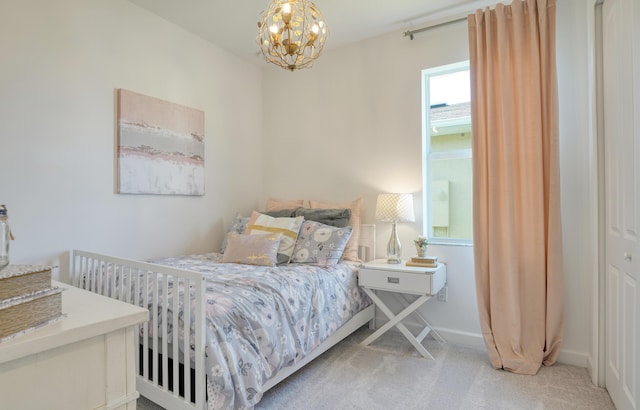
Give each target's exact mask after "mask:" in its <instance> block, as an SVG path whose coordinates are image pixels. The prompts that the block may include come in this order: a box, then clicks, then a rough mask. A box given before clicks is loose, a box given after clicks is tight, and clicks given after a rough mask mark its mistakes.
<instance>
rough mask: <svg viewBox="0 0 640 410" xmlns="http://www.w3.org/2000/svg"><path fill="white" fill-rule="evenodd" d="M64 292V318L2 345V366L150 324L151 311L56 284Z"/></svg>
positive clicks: (0, 347) (0, 346)
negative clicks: (129, 328)
mask: <svg viewBox="0 0 640 410" xmlns="http://www.w3.org/2000/svg"><path fill="white" fill-rule="evenodd" d="M52 283H53V286H56V287H59V288H60V289H62V290H63V292H62V315H63V316H62V317H61V318H60V319H59V320H57V321H55V322H53V323H50V324H48V325H45V326H42V327H40V328H38V329H34V330H32V331H30V332H29V333H26V334H23V335H20V336H18V337H15V338H13V339H9V340H6V341H4V342H2V343H0V363H5V362H9V361H12V360H16V359H20V358H22V357H26V356H29V355H31V354H34V353H40V352H44V351H46V350H49V349H54V348H56V347H60V346H64V345H67V344H70V343H74V342H78V341H80V340H85V339H89V338H92V337H96V336H99V335H104V334H107V333H110V332H113V331H115V330H118V329H122V328H126V327H129V326H133V325H135V324H138V323H142V322H145V321H147V319H148V316H149V311H148V310H147V309H143V308H141V307H138V306H134V305H131V304H128V303H125V302H121V301H118V300H115V299H110V298H108V297H106V296H102V295H98V294H95V293H91V292H89V291H86V290H83V289H79V288H76V287H73V286H70V285H67V284H64V283H60V282H56V281H52Z"/></svg>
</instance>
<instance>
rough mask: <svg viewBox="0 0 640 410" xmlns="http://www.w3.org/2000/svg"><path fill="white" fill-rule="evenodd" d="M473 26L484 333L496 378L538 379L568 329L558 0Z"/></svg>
mask: <svg viewBox="0 0 640 410" xmlns="http://www.w3.org/2000/svg"><path fill="white" fill-rule="evenodd" d="M467 22H468V26H469V53H470V68H471V112H472V127H473V128H472V132H473V144H472V146H473V178H474V183H473V186H474V188H473V230H474V232H473V246H474V259H475V278H476V292H477V298H478V310H479V314H480V324H481V328H482V334H483V337H484V340H485V343H486V346H487V350H488V352H489V358H490V360H491V364H492V365H493V366H494V367H495V368H502V369H505V370H509V371H513V372H515V373H521V374H536V373H537V371H538V369H539V368H540V365H541V364H545V365H551V364H553V363H554V362H555V360H556V358H557V357H558V353H559V351H560V346H561V344H562V338H563V327H564V302H563V283H562V243H561V240H562V232H561V227H560V189H559V181H560V178H559V169H558V167H559V164H558V161H559V160H558V107H557V105H558V103H557V99H558V97H557V83H556V60H555V0H525V1H519V0H516V1H514V2H513V3H512V4H511V5H510V6H505V5H502V4H498V5H497V6H496V7H495V9H489V8H487V9H485V10H478V11H476V13H475V14H471V15H469V16H468V19H467Z"/></svg>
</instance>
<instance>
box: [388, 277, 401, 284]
mask: <svg viewBox="0 0 640 410" xmlns="http://www.w3.org/2000/svg"><path fill="white" fill-rule="evenodd" d="M387 282H389V283H400V278H392V277H391V276H387Z"/></svg>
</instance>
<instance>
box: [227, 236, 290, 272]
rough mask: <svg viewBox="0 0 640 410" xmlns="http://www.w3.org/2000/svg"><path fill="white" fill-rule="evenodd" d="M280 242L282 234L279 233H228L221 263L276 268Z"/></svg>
mask: <svg viewBox="0 0 640 410" xmlns="http://www.w3.org/2000/svg"><path fill="white" fill-rule="evenodd" d="M281 240H282V233H280V232H276V233H265V234H260V235H244V234H239V233H235V232H229V233H228V234H227V247H226V249H225V250H224V255H222V262H225V263H242V264H245V265H261V266H276V262H277V260H278V247H279V246H280V241H281Z"/></svg>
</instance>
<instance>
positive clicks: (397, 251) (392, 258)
mask: <svg viewBox="0 0 640 410" xmlns="http://www.w3.org/2000/svg"><path fill="white" fill-rule="evenodd" d="M401 253H402V245H400V239H398V231H397V229H396V223H395V222H394V223H393V224H392V225H391V238H389V244H388V245H387V263H390V264H400V263H402V259H400V255H401Z"/></svg>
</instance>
